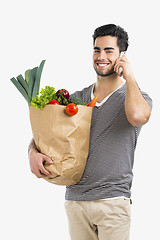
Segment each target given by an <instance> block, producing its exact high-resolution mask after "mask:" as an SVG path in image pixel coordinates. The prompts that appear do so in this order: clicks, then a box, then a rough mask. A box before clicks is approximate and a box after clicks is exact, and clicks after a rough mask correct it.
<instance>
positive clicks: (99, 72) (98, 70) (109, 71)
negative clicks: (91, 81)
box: [93, 66, 115, 77]
mask: <svg viewBox="0 0 160 240" xmlns="http://www.w3.org/2000/svg"><path fill="white" fill-rule="evenodd" d="M93 67H94V70H95V71H96V73H97V75H98V76H101V77H107V76H109V75H112V74H114V73H115V71H114V67H113V68H112V69H110V70H107V71H106V72H103V70H100V69H97V68H96V67H95V66H93Z"/></svg>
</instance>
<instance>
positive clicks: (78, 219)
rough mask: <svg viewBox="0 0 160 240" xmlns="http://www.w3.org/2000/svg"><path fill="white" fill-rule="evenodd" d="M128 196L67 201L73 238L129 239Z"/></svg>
mask: <svg viewBox="0 0 160 240" xmlns="http://www.w3.org/2000/svg"><path fill="white" fill-rule="evenodd" d="M130 204H131V201H130V199H128V198H116V199H110V200H109V199H107V200H97V201H66V202H65V209H66V213H67V216H68V221H69V232H70V236H71V240H129V231H130V218H131V216H130Z"/></svg>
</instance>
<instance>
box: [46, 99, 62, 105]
mask: <svg viewBox="0 0 160 240" xmlns="http://www.w3.org/2000/svg"><path fill="white" fill-rule="evenodd" d="M48 104H54V105H60V104H59V102H58V101H56V100H51V101H50V102H49V103H48Z"/></svg>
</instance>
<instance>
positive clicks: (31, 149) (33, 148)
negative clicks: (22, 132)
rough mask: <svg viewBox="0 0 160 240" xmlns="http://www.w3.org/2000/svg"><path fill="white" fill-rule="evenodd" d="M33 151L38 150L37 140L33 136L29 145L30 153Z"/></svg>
mask: <svg viewBox="0 0 160 240" xmlns="http://www.w3.org/2000/svg"><path fill="white" fill-rule="evenodd" d="M32 151H35V152H38V149H37V148H36V144H35V141H34V139H33V138H32V140H31V142H30V144H29V146H28V155H29V154H30V153H31V152H32Z"/></svg>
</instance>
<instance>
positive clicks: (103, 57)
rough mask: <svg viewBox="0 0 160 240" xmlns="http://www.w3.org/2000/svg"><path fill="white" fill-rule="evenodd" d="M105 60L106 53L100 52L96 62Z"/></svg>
mask: <svg viewBox="0 0 160 240" xmlns="http://www.w3.org/2000/svg"><path fill="white" fill-rule="evenodd" d="M105 59H106V53H105V51H101V52H100V53H99V56H98V60H105Z"/></svg>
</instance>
